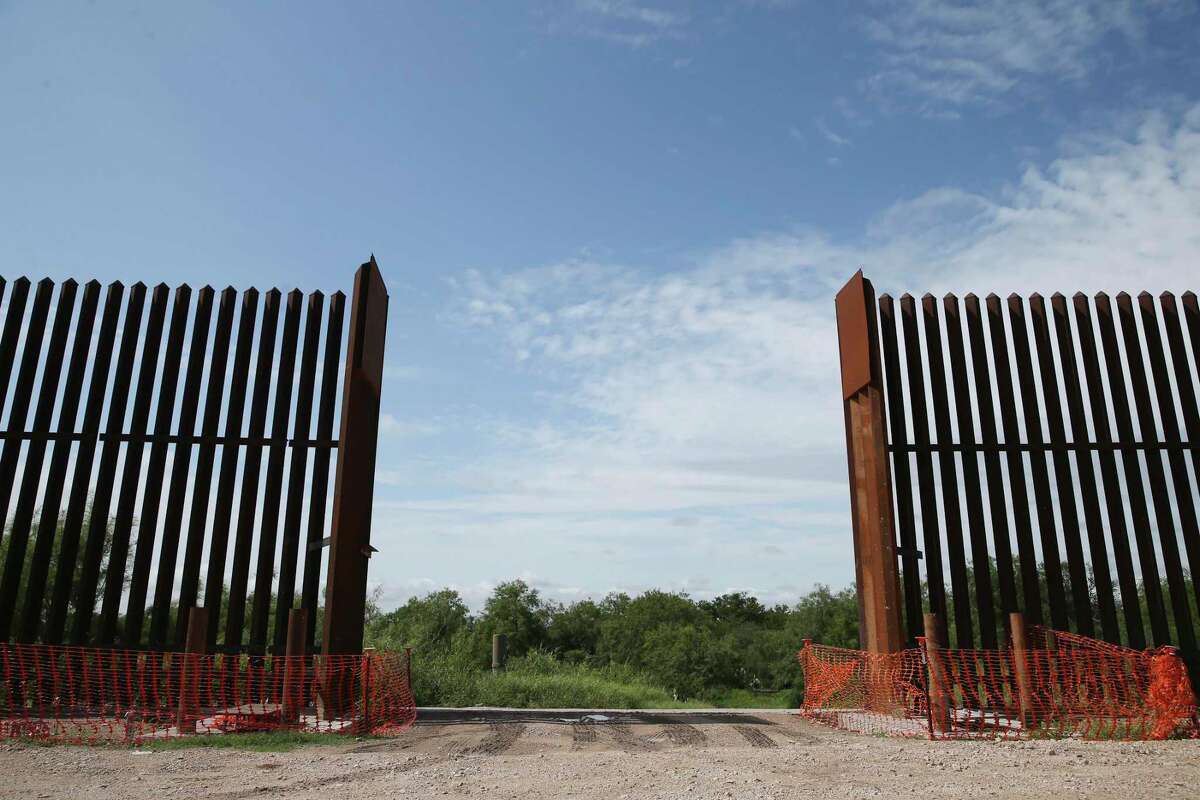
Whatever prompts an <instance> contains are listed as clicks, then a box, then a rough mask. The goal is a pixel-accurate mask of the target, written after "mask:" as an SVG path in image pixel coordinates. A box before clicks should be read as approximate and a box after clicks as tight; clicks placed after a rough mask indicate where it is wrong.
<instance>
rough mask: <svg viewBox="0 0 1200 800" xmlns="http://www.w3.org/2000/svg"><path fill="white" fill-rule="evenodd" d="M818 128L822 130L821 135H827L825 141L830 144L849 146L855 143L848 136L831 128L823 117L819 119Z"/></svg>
mask: <svg viewBox="0 0 1200 800" xmlns="http://www.w3.org/2000/svg"><path fill="white" fill-rule="evenodd" d="M817 130H818V131H820V133H821V136H823V137H825V141H827V142H829V143H830V144H833V145H836V146H838V147H848V146H850V145H851V144H853V142H851V141H850V140H849V139H848V138H846V137H845V136H842V135H841V134H840V133H838V132H837V131H835V130H833V129H832V128H830V127H829V124H828V123H827V122H825V120H823V119H819V120H817Z"/></svg>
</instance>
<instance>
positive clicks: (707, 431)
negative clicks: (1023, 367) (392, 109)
mask: <svg viewBox="0 0 1200 800" xmlns="http://www.w3.org/2000/svg"><path fill="white" fill-rule="evenodd" d="M1064 153H1065V154H1064V155H1062V156H1061V157H1060V158H1059V159H1058V160H1056V161H1054V162H1053V163H1051V164H1049V165H1047V166H1045V167H1044V168H1040V169H1039V168H1033V167H1031V168H1029V169H1027V171H1026V172H1025V173H1024V174H1023V175H1021V176H1020V178H1019V180H1017V181H1016V182H1015V183H1014V184H1013V185H1011V186H1007V187H1003V188H1001V189H999V190H997V191H996V192H994V193H989V194H988V195H986V196H985V195H975V194H968V193H965V192H962V191H960V190H956V189H949V188H943V189H934V190H930V191H928V192H925V193H923V194H921V195H919V196H917V197H914V198H912V199H910V200H908V201H905V202H902V203H898V204H896V205H895V206H893V207H892V208H890V209H888V210H887V211H886V212H884V213H883V214H881V215H880V216H879V217H878V219H877V220H876V221H875V223H874V224H873V225H871V226H870V227H869V229H867V230H865V231H864V233H863V235H862V236H861V237H860V238H859V239H857V240H855V241H849V242H842V241H837V240H834V239H831V238H830V237H828V236H825V235H823V234H822V233H820V232H819V231H793V232H788V233H778V234H764V235H758V236H751V237H747V238H745V239H742V240H738V241H733V242H730V243H729V244H728V245H726V246H725V247H722V248H720V249H718V250H716V251H714V252H710V253H708V254H706V255H703V256H701V257H699V258H697V259H696V260H695V261H694V263H693V264H692V265H691V266H690V268H688V269H686V270H682V271H676V272H668V273H662V272H654V271H650V270H643V269H637V268H632V267H628V266H624V265H610V264H599V263H595V262H588V261H581V262H564V263H561V264H556V265H552V266H547V267H538V268H532V269H527V270H522V271H519V272H516V273H508V274H488V273H484V272H472V273H469V274H467V275H465V276H463V277H462V278H461V279H460V280H459V281H458V282H457V286H458V290H459V292H460V294H461V301H460V307H461V314H462V317H461V319H462V320H464V321H466V322H469V324H470V325H472V326H475V327H476V328H477V329H478V330H479V331H480V332H481V334H483V335H485V336H486V337H487V338H488V339H490V340H492V341H495V342H496V343H497V345H498V346H499V347H500V348H501V349H502V353H503V354H504V357H506V358H508V359H510V360H511V363H512V365H513V368H514V369H517V370H519V371H520V372H521V374H522V375H523V376H524V378H523V379H524V380H528V381H529V382H530V383H532V384H533V385H536V386H540V387H541V389H542V393H541V394H540V395H538V397H540V398H541V400H540V401H539V402H540V403H541V405H540V408H541V410H542V417H543V418H542V421H540V422H537V423H530V422H526V421H522V420H526V419H528V418H529V417H528V416H523V417H522V418H521V419H519V420H515V421H514V419H512V418H508V419H506V418H495V419H488V420H485V421H482V422H481V423H480V424H479V425H478V426H477V427H476V428H475V429H474V430H473V431H472V436H475V435H478V436H479V437H481V438H480V446H479V455H478V457H476V458H474V459H473V460H472V461H471V462H470V463H469V464H467V465H465V466H462V467H460V468H457V469H456V471H455V472H454V474H453V476H452V480H453V483H454V485H455V487H456V491H455V492H453V493H450V492H447V493H444V494H443V495H442V496H441V497H440V498H439V497H430V498H426V499H422V500H416V499H403V500H390V501H387V502H383V503H381V504H377V509H376V513H377V518H378V519H379V520H380V525H381V529H383V530H404V531H405V533H404V535H403V537H402V541H403V542H404V548H403V549H404V552H405V555H404V558H405V559H406V560H408V562H409V563H414V564H417V563H430V562H433V561H436V560H437V559H438V558H439V557H441V558H444V554H445V552H446V551H447V548H448V547H449V548H451V549H454V551H455V552H457V553H461V554H464V555H462V556H461V557H460V558H459V559H457V560H456V562H455V564H454V565H453V570H454V572H453V573H451V574H459V575H463V576H464V577H466V576H476V577H478V576H498V575H516V574H522V573H525V572H528V573H530V574H541V575H548V574H553V575H556V576H558V577H559V578H560V579H561V580H564V581H567V582H570V583H571V585H572V586H577V587H579V586H582V587H586V588H588V589H589V591H590V590H593V589H595V590H597V591H600V590H607V588H609V587H620V586H628V587H634V588H636V587H637V586H640V585H643V584H647V585H648V584H652V583H661V582H662V580H661V578H659V577H658V576H660V575H662V574H664V573H662V571H661V570H660V569H658V568H657V567H655V566H654V565H656V564H670V565H671V567H670V569H669V570H668V573H669V574H670V575H675V576H679V575H693V576H704V575H710V576H711V575H718V576H725V579H723V580H721V581H717V582H719V583H722V584H725V583H729V584H730V585H734V584H736V585H744V586H749V585H752V584H753V585H754V586H755V590H756V591H758V592H760V593H762V595H763V596H766V597H783V596H784V594H781V593H778V592H776V593H775V594H772V592H775V591H776V590H775V589H773V588H772V587H778V586H783V585H784V584H785V583H786V584H787V585H790V586H792V587H793V588H794V587H808V586H811V585H812V584H813V583H814V582H817V581H826V582H831V583H834V584H836V585H844V584H845V583H846V582H848V581H849V579H850V572H849V567H848V565H849V564H850V561H849V558H848V554H849V549H848V548H849V538H848V530H849V519H848V502H847V489H846V485H845V481H846V468H845V457H844V445H845V441H844V434H843V430H842V425H843V422H842V413H841V408H840V396H839V392H838V374H837V355H836V353H837V345H836V333H835V326H834V319H833V301H832V298H833V295H834V293H835V292H836V290H837V288H839V287H840V286H841V284H842V283H843V282H844V281H845V280H846V279H847V278H848V277H849V276H850V275H851V274H852V273H853V272H854V270H855V269H857V268H859V267H860V266H861V267H863V268H864V269H865V271H866V273H867V275H868V276H869V277H871V278H872V279H873V280H874V282H875V285H876V288H877V290H879V291H881V292H883V291H887V292H891V293H894V294H899V293H902V292H905V291H911V292H924V291H932V292H935V293H940V292H943V291H950V290H953V291H957V292H967V291H973V292H976V293H979V294H985V293H988V292H993V291H994V292H997V293H1001V294H1004V293H1007V292H1010V291H1020V292H1022V293H1028V292H1031V291H1034V290H1037V291H1042V292H1053V291H1056V290H1061V291H1064V292H1072V291H1075V290H1084V291H1088V292H1091V291H1096V290H1100V289H1103V290H1106V291H1110V292H1113V291H1119V290H1122V289H1130V290H1138V289H1142V288H1149V289H1152V290H1161V289H1175V290H1179V289H1185V288H1191V287H1188V286H1186V285H1185V284H1188V283H1191V282H1193V279H1194V276H1195V274H1196V264H1197V263H1200V107H1196V108H1194V109H1192V110H1191V111H1189V112H1187V113H1185V114H1182V115H1176V116H1167V115H1163V114H1151V115H1148V116H1145V117H1143V118H1142V119H1140V120H1139V122H1138V124H1136V125H1134V126H1132V127H1130V128H1129V129H1128V130H1125V131H1122V132H1120V133H1119V134H1118V133H1110V134H1107V135H1093V136H1089V137H1087V138H1086V139H1082V138H1081V139H1078V140H1076V141H1073V142H1068V143H1065V145H1064ZM681 519H682V520H687V523H686V524H683V523H680V522H678V520H681ZM514 542H520V543H521V546H520V547H514V546H513V543H514ZM460 545H461V546H460ZM771 548H781V549H783V550H784V552H785V553H786V555H784V556H778V555H774V556H770V557H767V558H764V554H765V553H773V552H774V550H772V549H771ZM382 555H383V554H381V556H382ZM572 564H575V565H579V566H578V567H577V568H575V567H572V566H571V565H572ZM777 565H778V569H779V570H780V572H782V573H786V574H780V575H772V576H764V577H763V578H762V580H757V579H756V578H755V575H756V574H757V572H758V571H759V570H761V569H764V568H766V569H775V568H776V566H777ZM471 579H472V580H473V579H474V577H472V578H471Z"/></svg>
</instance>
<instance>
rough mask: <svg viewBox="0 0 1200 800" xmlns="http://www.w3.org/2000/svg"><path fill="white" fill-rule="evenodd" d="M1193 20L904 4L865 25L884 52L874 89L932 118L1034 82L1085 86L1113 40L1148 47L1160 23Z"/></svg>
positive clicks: (996, 4)
mask: <svg viewBox="0 0 1200 800" xmlns="http://www.w3.org/2000/svg"><path fill="white" fill-rule="evenodd" d="M1193 10H1194V5H1193V3H1192V2H1190V0H1179V2H1172V1H1171V0H1164V1H1163V2H1150V3H1137V2H1130V1H1129V0H1053V1H1052V2H1045V1H1044V0H985V1H984V2H974V3H961V2H955V1H954V0H904V1H903V2H899V3H887V4H879V5H877V6H876V11H875V13H872V14H870V15H869V16H867V17H865V18H864V19H863V20H862V27H863V29H864V30H865V32H866V34H867V35H868V36H869V37H870V38H871V39H873V40H874V41H875V42H876V43H877V44H878V45H879V46H880V47H881V48H882V61H883V64H882V66H881V68H880V69H879V70H878V71H876V72H875V73H874V74H873V75H872V76H871V77H870V78H869V80H868V81H867V85H868V88H869V90H870V91H871V92H872V93H873V94H874V95H875V96H876V97H877V98H880V99H883V98H887V99H888V100H889V101H890V102H895V101H896V99H897V98H900V99H901V102H903V101H905V100H910V101H911V102H912V103H914V104H916V105H917V106H918V107H919V108H920V109H921V110H923V111H925V112H927V113H930V114H951V115H952V114H955V113H957V112H956V111H955V109H956V108H958V107H961V106H965V105H968V104H990V103H996V102H998V101H1000V100H1001V99H1002V98H1005V97H1006V96H1009V95H1011V94H1013V93H1014V92H1017V91H1019V90H1020V89H1021V88H1022V87H1023V86H1028V85H1029V84H1031V83H1033V82H1034V81H1036V80H1046V81H1051V82H1061V81H1081V80H1086V79H1087V77H1088V75H1089V72H1090V71H1091V70H1093V69H1094V68H1095V67H1096V66H1097V65H1098V63H1100V60H1101V58H1102V53H1103V50H1102V48H1101V46H1100V45H1101V44H1102V43H1104V42H1106V41H1110V40H1111V39H1112V38H1114V37H1115V38H1117V39H1120V40H1123V41H1124V42H1125V43H1126V44H1127V45H1130V46H1139V45H1143V44H1145V42H1146V32H1147V29H1148V26H1149V24H1150V22H1151V21H1152V19H1153V18H1154V17H1156V16H1160V15H1167V14H1185V13H1190V12H1192V11H1193Z"/></svg>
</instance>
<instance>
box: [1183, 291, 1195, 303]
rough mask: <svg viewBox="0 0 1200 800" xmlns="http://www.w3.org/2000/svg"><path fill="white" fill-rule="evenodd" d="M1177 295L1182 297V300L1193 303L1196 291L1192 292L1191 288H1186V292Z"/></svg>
mask: <svg viewBox="0 0 1200 800" xmlns="http://www.w3.org/2000/svg"><path fill="white" fill-rule="evenodd" d="M1179 296H1180V298H1182V299H1183V301H1184V302H1185V303H1194V302H1196V293H1195V292H1193V291H1192V290H1191V289H1188V290H1187V291H1186V292H1184V293H1183V294H1181V295H1179Z"/></svg>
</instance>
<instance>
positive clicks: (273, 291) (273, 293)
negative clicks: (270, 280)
mask: <svg viewBox="0 0 1200 800" xmlns="http://www.w3.org/2000/svg"><path fill="white" fill-rule="evenodd" d="M282 296H283V293H282V292H280V291H279V289H277V288H275V287H274V286H272V287H271V288H270V289H268V290H267V297H268V298H269V299H271V300H275V301H278V300H279V298H280V297H282Z"/></svg>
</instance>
